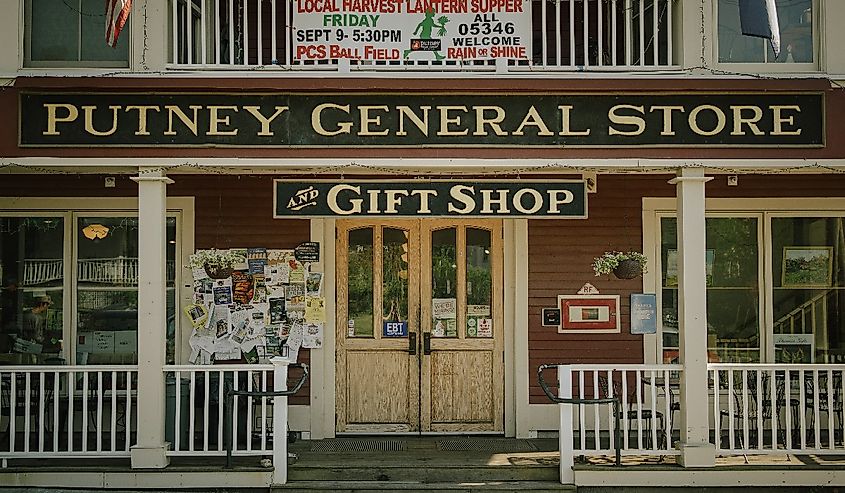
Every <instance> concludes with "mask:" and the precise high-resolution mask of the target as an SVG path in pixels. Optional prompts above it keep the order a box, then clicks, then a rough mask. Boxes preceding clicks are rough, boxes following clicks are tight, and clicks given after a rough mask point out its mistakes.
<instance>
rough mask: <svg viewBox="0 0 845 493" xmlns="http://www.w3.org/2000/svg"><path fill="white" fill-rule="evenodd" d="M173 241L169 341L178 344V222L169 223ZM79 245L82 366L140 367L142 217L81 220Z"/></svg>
mask: <svg viewBox="0 0 845 493" xmlns="http://www.w3.org/2000/svg"><path fill="white" fill-rule="evenodd" d="M167 241H168V243H167V248H166V251H167V266H166V279H167V325H168V327H167V332H168V334H167V340H168V341H173V340H174V339H175V338H174V334H173V333H172V332H173V327H174V325H175V306H176V300H175V289H174V288H175V283H174V281H175V272H176V269H175V264H174V262H175V251H176V249H175V246H176V220H175V218H168V219H167ZM76 245H77V274H76V276H77V284H76V293H77V304H76V307H77V319H78V325H77V331H76V332H77V334H76V362H77V364H135V363H137V359H138V358H137V353H138V273H139V272H138V218H137V217H80V218H79V219H78V221H77V233H76ZM172 346H173V345H172V343H169V344H168V348H167V349H168V360H169V361H172V360H173V347H172Z"/></svg>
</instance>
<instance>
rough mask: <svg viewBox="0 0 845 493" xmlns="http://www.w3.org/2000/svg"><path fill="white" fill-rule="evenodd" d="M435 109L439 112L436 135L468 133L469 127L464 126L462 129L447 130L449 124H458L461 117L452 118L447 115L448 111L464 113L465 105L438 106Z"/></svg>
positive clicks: (465, 110)
mask: <svg viewBox="0 0 845 493" xmlns="http://www.w3.org/2000/svg"><path fill="white" fill-rule="evenodd" d="M437 111H439V112H440V130H439V131H438V132H437V135H446V136H458V135H466V134H468V133H469V129H468V128H465V129H463V130H449V125H450V124H454V125H460V124H461V117H460V116H456V117H454V118H450V117H449V112H450V111H463V112H464V113H466V112H467V111H469V110H467V107H466V106H438V107H437Z"/></svg>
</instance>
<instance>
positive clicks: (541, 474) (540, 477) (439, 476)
mask: <svg viewBox="0 0 845 493" xmlns="http://www.w3.org/2000/svg"><path fill="white" fill-rule="evenodd" d="M558 471H559V470H558V467H557V466H545V465H535V464H532V465H521V466H520V465H510V466H477V465H467V464H456V465H451V466H448V465H442V464H441V465H433V466H420V465H417V466H407V465H395V466H392V465H389V464H381V465H374V464H370V465H349V466H338V465H331V466H327V465H320V464H313V463H312V464H296V465H292V466H290V467H289V468H288V479H289V481H374V482H379V481H381V482H383V481H399V482H421V483H432V482H438V481H439V482H466V481H470V482H479V481H482V482H484V481H558V479H559V472H558Z"/></svg>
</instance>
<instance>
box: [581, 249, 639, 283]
mask: <svg viewBox="0 0 845 493" xmlns="http://www.w3.org/2000/svg"><path fill="white" fill-rule="evenodd" d="M647 262H648V259H647V258H646V256H645V255H643V254H642V253H640V252H617V251H612V252H604V254H603V255H602V256H601V257H596V258H594V259H593V272H595V273H596V276H601V275H606V274H611V273H612V274H615V275H616V276H617V277H619V278H622V279H633V278H634V277H636V276H639V275H642V274H643V273H644V272H646V265H647Z"/></svg>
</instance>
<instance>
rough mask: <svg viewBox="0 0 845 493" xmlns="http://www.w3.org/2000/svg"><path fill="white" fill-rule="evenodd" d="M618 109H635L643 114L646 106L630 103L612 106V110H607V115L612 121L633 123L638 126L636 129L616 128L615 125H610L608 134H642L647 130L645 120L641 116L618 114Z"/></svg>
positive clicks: (619, 123) (620, 123)
mask: <svg viewBox="0 0 845 493" xmlns="http://www.w3.org/2000/svg"><path fill="white" fill-rule="evenodd" d="M618 110H634V111H637V112H639V113H640V114H641V115H645V108H643V107H642V106H631V105H630V104H617V105H616V106H614V107H613V108H610V111H608V112H607V117H608V119H610V123H615V124H616V125H631V126H634V127H637V129H636V130H619V129H616V128H614V127H613V126H609V127H608V128H607V134H608V135H640V134H641V133H643V132H645V120H644V119H643V118H641V117H639V116H634V115H620V114H618V113H617V112H618Z"/></svg>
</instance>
